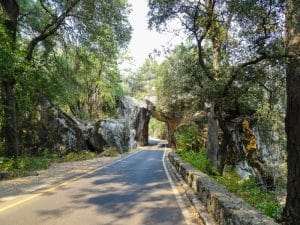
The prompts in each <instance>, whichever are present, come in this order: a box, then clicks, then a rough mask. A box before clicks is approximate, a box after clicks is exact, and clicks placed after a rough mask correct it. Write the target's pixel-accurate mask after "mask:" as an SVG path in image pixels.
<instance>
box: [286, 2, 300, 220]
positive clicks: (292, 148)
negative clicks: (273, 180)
mask: <svg viewBox="0 0 300 225" xmlns="http://www.w3.org/2000/svg"><path fill="white" fill-rule="evenodd" d="M286 48H287V53H288V54H289V55H291V56H293V57H292V58H289V59H288V60H287V65H286V82H287V112H286V120H285V125H286V127H285V129H286V133H287V153H288V158H287V163H288V179H287V198H286V205H285V209H284V217H285V220H286V222H287V224H289V225H296V224H300V189H299V186H300V165H299V160H300V138H299V134H300V89H299V87H300V58H299V52H300V1H298V0H287V1H286Z"/></svg>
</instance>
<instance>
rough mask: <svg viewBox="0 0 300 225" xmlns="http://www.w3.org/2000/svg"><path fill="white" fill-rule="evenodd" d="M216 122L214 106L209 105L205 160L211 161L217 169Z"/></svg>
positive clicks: (217, 140)
mask: <svg viewBox="0 0 300 225" xmlns="http://www.w3.org/2000/svg"><path fill="white" fill-rule="evenodd" d="M218 130H219V127H218V121H217V118H216V114H215V106H214V104H211V106H210V113H209V116H208V137H207V158H208V159H209V160H210V161H211V163H212V165H213V166H214V167H215V168H217V167H218V152H219V139H218Z"/></svg>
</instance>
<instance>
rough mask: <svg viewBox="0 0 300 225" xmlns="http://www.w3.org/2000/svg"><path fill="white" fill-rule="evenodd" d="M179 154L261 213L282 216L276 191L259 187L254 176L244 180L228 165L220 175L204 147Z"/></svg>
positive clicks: (276, 217)
mask: <svg viewBox="0 0 300 225" xmlns="http://www.w3.org/2000/svg"><path fill="white" fill-rule="evenodd" d="M178 155H179V156H180V157H181V158H182V159H183V160H185V161H187V162H189V163H190V164H191V165H193V166H194V167H196V168H197V169H199V170H201V171H202V172H204V173H207V174H209V175H212V178H214V179H215V180H216V181H218V182H219V183H220V184H222V185H224V186H225V187H226V188H227V189H228V190H229V191H230V192H232V193H235V194H236V195H238V196H240V197H241V198H243V199H244V200H245V201H246V202H247V203H249V204H250V205H252V206H253V207H255V208H257V209H258V210H259V211H260V212H261V213H263V214H265V215H267V216H269V217H271V218H273V219H275V220H278V219H279V218H280V215H281V212H282V207H281V206H280V204H279V202H278V200H277V199H276V193H275V192H274V191H267V190H265V189H262V188H261V187H259V185H258V184H257V182H256V180H255V179H254V178H253V177H251V178H250V179H248V180H242V178H241V177H240V176H238V175H237V173H235V172H234V170H233V168H232V167H228V166H227V167H226V168H225V171H224V173H223V175H222V176H219V175H218V173H217V172H216V169H215V168H213V167H211V164H210V162H209V161H208V159H207V158H206V151H205V150H204V149H201V150H200V151H184V150H180V151H178Z"/></svg>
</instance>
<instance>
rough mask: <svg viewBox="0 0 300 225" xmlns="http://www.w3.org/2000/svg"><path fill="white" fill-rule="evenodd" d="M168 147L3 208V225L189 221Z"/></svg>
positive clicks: (179, 224) (167, 224) (145, 152)
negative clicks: (166, 163) (174, 183)
mask: <svg viewBox="0 0 300 225" xmlns="http://www.w3.org/2000/svg"><path fill="white" fill-rule="evenodd" d="M163 154H164V151H163V149H156V150H143V151H140V152H138V153H136V154H134V155H132V156H130V157H128V158H125V159H123V160H121V161H119V162H116V163H114V164H112V165H110V166H107V167H105V168H103V169H101V170H99V171H96V172H94V173H92V174H89V175H87V176H85V177H83V178H81V179H80V180H77V181H74V182H71V183H68V184H65V185H63V186H59V187H58V188H56V189H55V190H51V191H48V192H45V193H43V194H42V195H39V196H38V197H36V198H32V199H31V200H29V201H25V202H23V203H20V204H16V206H14V207H12V208H9V209H7V210H4V211H2V212H0V224H1V225H56V224H57V225H58V224H59V225H64V224H67V225H126V224H128V225H141V224H149V225H150V224H153V225H183V224H186V223H185V219H184V216H183V214H182V211H181V209H180V207H179V205H178V203H177V201H176V197H175V195H174V193H173V191H172V187H171V185H170V183H169V181H168V178H167V176H166V173H165V171H164V167H163V163H162V157H163Z"/></svg>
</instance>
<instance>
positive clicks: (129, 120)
mask: <svg viewBox="0 0 300 225" xmlns="http://www.w3.org/2000/svg"><path fill="white" fill-rule="evenodd" d="M117 112H118V116H119V118H120V119H106V120H99V121H97V122H96V123H90V122H86V121H82V120H80V119H78V118H75V117H72V116H69V115H68V114H66V113H65V112H63V111H62V110H61V109H60V108H58V107H55V106H54V105H53V104H52V103H50V102H49V101H48V100H46V99H43V100H42V101H41V104H40V115H41V119H40V131H39V140H40V146H41V147H42V148H47V149H52V150H58V151H59V152H60V153H61V154H64V153H66V152H68V151H72V150H80V149H90V150H93V151H97V152H101V151H102V150H103V147H104V146H110V147H115V148H116V149H117V150H118V152H119V153H123V152H125V151H127V150H129V149H133V148H135V147H136V141H137V142H138V143H139V144H140V145H146V144H148V124H149V121H150V113H149V112H148V110H147V107H146V104H145V103H143V102H139V101H137V100H135V99H133V98H130V97H124V98H123V99H121V100H120V104H119V106H118V110H117Z"/></svg>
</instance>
